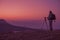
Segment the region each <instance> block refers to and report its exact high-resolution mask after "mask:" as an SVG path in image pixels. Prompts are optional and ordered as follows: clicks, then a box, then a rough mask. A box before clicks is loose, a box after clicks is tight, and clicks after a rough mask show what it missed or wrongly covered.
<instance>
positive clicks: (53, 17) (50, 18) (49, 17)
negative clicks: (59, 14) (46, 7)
mask: <svg viewBox="0 0 60 40" xmlns="http://www.w3.org/2000/svg"><path fill="white" fill-rule="evenodd" d="M48 20H49V26H50V31H53V27H52V23H53V21H55V20H56V16H55V14H53V13H52V11H50V12H49V16H48Z"/></svg>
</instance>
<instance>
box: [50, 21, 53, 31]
mask: <svg viewBox="0 0 60 40" xmlns="http://www.w3.org/2000/svg"><path fill="white" fill-rule="evenodd" d="M52 22H53V20H49V26H50V31H53V28H52Z"/></svg>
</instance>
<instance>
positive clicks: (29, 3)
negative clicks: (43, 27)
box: [0, 0, 60, 28]
mask: <svg viewBox="0 0 60 40" xmlns="http://www.w3.org/2000/svg"><path fill="white" fill-rule="evenodd" d="M50 10H52V12H53V13H54V14H56V17H57V21H58V22H60V17H59V16H60V0H0V19H1V18H3V19H6V20H9V21H10V22H12V23H16V24H17V25H18V24H19V25H20V24H21V25H25V24H26V23H27V24H26V25H28V24H31V23H33V24H34V25H35V26H36V25H39V20H40V19H41V18H43V17H45V16H46V17H47V16H48V14H49V11H50ZM31 20H35V21H34V22H33V21H31ZM30 22H31V23H30ZM58 22H57V23H58ZM33 24H32V25H33ZM58 24H59V23H58ZM39 26H40V25H39ZM38 28H39V27H38Z"/></svg>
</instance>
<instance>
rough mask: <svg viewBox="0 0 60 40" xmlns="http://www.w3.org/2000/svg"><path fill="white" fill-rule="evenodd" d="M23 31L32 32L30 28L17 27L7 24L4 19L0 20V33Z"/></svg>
mask: <svg viewBox="0 0 60 40" xmlns="http://www.w3.org/2000/svg"><path fill="white" fill-rule="evenodd" d="M24 30H33V29H31V28H25V27H17V26H13V25H11V24H9V23H7V22H6V21H5V20H4V19H0V32H6V31H24Z"/></svg>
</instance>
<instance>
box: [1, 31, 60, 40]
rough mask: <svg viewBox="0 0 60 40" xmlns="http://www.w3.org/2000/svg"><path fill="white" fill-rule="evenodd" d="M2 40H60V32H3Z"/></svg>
mask: <svg viewBox="0 0 60 40" xmlns="http://www.w3.org/2000/svg"><path fill="white" fill-rule="evenodd" d="M0 40H60V31H53V32H47V31H30V30H29V31H20V32H6V33H5V32H1V33H0Z"/></svg>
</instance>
